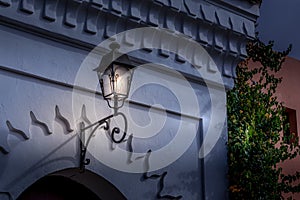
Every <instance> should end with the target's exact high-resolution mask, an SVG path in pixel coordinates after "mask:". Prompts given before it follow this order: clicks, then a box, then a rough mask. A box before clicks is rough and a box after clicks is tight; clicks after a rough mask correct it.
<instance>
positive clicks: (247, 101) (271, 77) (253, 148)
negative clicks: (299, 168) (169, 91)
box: [227, 40, 300, 200]
mask: <svg viewBox="0 0 300 200" xmlns="http://www.w3.org/2000/svg"><path fill="white" fill-rule="evenodd" d="M273 45H274V43H273V42H269V43H268V44H264V43H263V42H261V41H259V40H256V41H254V42H250V43H249V44H248V45H247V53H248V58H247V59H246V60H245V61H243V62H241V63H240V64H239V66H238V68H237V78H236V80H235V87H234V88H233V90H231V91H230V92H228V94H227V98H228V105H227V109H228V165H229V171H228V177H229V185H230V186H229V193H230V199H238V200H242V199H251V200H252V199H255V200H259V199H264V200H266V199H270V200H271V199H272V200H276V199H283V196H282V194H283V193H288V192H292V193H294V192H300V185H295V184H294V182H295V181H296V180H298V179H300V172H296V173H295V174H293V175H285V174H283V173H282V168H281V167H280V166H279V165H278V164H279V163H282V162H284V161H285V160H288V159H293V158H295V157H296V156H297V155H299V145H298V140H297V139H296V140H295V141H294V143H292V144H288V143H286V141H289V139H290V138H287V137H286V136H284V135H283V134H282V132H283V131H284V130H285V129H286V128H288V127H287V126H284V124H285V123H284V121H285V116H284V114H283V113H284V107H283V104H282V103H281V102H278V100H277V97H276V96H275V93H276V88H277V85H278V84H279V83H280V82H281V81H282V78H281V77H277V76H276V73H277V72H278V71H279V70H280V69H281V65H282V63H283V62H284V60H285V57H286V56H287V55H288V54H289V52H290V51H291V46H290V47H289V48H288V49H287V50H286V51H283V52H276V51H274V50H273ZM250 62H251V63H252V65H254V67H251V68H249V63H250Z"/></svg>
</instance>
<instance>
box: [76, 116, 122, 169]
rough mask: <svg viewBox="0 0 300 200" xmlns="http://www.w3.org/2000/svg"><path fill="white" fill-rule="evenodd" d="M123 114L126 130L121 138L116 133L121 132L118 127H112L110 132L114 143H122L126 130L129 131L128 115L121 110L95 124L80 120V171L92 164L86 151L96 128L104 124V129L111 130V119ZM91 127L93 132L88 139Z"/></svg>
mask: <svg viewBox="0 0 300 200" xmlns="http://www.w3.org/2000/svg"><path fill="white" fill-rule="evenodd" d="M119 115H120V116H121V117H122V118H123V120H124V124H125V127H124V132H123V134H122V136H121V138H120V139H116V134H120V132H121V130H120V128H118V127H114V128H113V129H112V132H111V134H110V138H111V140H112V142H114V143H117V144H119V143H121V142H123V141H124V139H125V137H126V132H127V119H126V116H125V115H124V114H123V113H121V112H117V113H114V114H113V115H109V116H107V117H105V118H103V119H101V120H99V121H97V122H95V123H93V124H90V125H88V126H85V124H84V122H80V133H79V142H80V166H79V167H80V171H81V172H84V170H85V166H86V165H88V164H90V159H88V158H86V151H87V148H88V145H89V143H90V141H91V139H92V136H93V135H94V133H95V132H96V130H97V129H98V128H99V127H100V126H101V125H104V130H109V129H110V124H109V120H110V119H111V118H113V117H116V116H119ZM88 129H91V132H90V133H89V135H88V137H87V139H86V130H88Z"/></svg>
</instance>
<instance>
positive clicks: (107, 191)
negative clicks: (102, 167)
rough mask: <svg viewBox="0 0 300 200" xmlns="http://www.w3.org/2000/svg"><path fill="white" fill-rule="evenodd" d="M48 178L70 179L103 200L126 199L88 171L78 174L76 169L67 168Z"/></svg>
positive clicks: (110, 184)
mask: <svg viewBox="0 0 300 200" xmlns="http://www.w3.org/2000/svg"><path fill="white" fill-rule="evenodd" d="M48 176H63V177H66V178H70V179H71V180H73V181H75V182H78V183H80V184H82V185H84V186H85V187H86V188H88V189H89V190H91V191H92V192H93V193H95V194H96V195H97V196H98V197H99V198H100V199H103V200H109V199H120V200H123V199H124V200H126V199H127V198H126V197H125V196H124V195H123V194H122V193H121V192H120V190H118V188H116V186H114V185H113V184H112V183H111V182H109V181H108V180H106V179H105V178H103V177H102V176H100V175H98V174H96V173H94V172H92V171H90V170H88V169H86V170H85V171H84V172H80V171H79V169H78V168H68V169H63V170H59V171H57V172H54V173H51V174H49V175H48Z"/></svg>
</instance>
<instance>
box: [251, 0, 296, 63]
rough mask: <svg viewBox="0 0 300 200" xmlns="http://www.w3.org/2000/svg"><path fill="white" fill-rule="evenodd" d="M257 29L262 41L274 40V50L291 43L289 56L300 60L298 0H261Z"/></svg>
mask: <svg viewBox="0 0 300 200" xmlns="http://www.w3.org/2000/svg"><path fill="white" fill-rule="evenodd" d="M257 31H258V32H259V37H260V39H261V40H262V41H264V42H268V41H269V40H274V42H275V49H276V50H285V49H286V48H287V47H288V45H289V44H292V45H293V48H292V52H291V53H290V54H289V56H291V57H294V58H297V59H299V60H300V1H299V0H263V3H262V5H261V8H260V17H259V19H258V26H257Z"/></svg>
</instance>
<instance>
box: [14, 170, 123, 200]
mask: <svg viewBox="0 0 300 200" xmlns="http://www.w3.org/2000/svg"><path fill="white" fill-rule="evenodd" d="M33 197H35V198H36V199H43V197H47V199H54V200H56V199H57V200H69V199H89V200H109V199H116V200H125V199H126V198H125V196H124V195H123V194H122V193H121V192H120V191H119V190H118V189H117V188H116V187H115V186H114V185H113V184H111V183H110V182H109V181H107V180H106V179H104V178H103V177H101V176H99V175H98V174H95V173H93V172H91V171H89V170H86V171H85V172H83V173H80V172H79V170H78V169H74V168H70V169H65V170H61V171H57V172H55V173H52V174H49V175H47V176H45V177H43V178H41V179H39V180H38V181H36V182H35V183H34V184H32V185H31V186H29V187H28V188H27V189H26V190H25V191H23V193H22V194H21V195H20V196H19V197H18V198H17V200H28V199H35V198H33Z"/></svg>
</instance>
